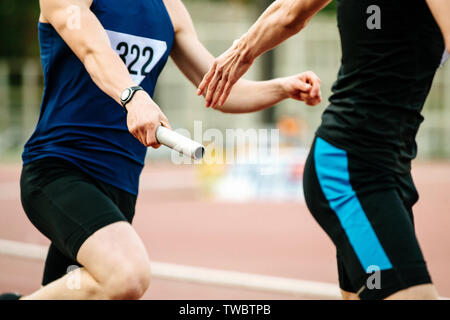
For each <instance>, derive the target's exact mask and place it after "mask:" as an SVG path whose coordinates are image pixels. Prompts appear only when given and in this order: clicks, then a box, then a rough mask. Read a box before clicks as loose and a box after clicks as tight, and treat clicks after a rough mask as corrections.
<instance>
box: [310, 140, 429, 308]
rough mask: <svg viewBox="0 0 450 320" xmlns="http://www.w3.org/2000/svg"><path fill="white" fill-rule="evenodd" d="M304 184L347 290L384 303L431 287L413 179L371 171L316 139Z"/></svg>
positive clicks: (356, 160)
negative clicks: (416, 227) (405, 291)
mask: <svg viewBox="0 0 450 320" xmlns="http://www.w3.org/2000/svg"><path fill="white" fill-rule="evenodd" d="M303 179H304V181H303V187H304V193H305V199H306V203H307V205H308V208H309V210H310V211H311V213H312V215H313V216H314V218H315V219H316V220H317V222H318V223H319V224H320V226H321V227H322V228H323V229H324V230H325V232H326V233H327V234H328V235H329V237H330V238H331V240H332V241H333V242H334V244H335V246H336V248H337V263H338V272H339V282H340V286H341V289H343V290H345V291H348V292H353V293H357V294H358V295H359V297H360V298H361V299H384V298H386V297H388V296H389V295H391V294H393V293H395V292H397V291H400V290H402V289H406V288H408V287H411V286H415V285H419V284H426V283H431V279H430V276H429V274H428V271H427V268H426V264H425V261H424V258H423V256H422V253H421V249H420V247H419V244H418V242H417V238H416V235H415V232H414V223H413V215H412V207H413V205H414V204H415V203H416V202H417V200H418V194H417V191H416V188H415V186H414V183H413V180H412V177H411V175H410V174H406V175H398V174H394V173H391V172H386V171H385V170H382V169H380V168H374V167H370V166H367V165H366V163H364V161H362V160H360V159H358V158H355V157H354V156H352V155H349V154H348V153H347V152H346V151H345V150H342V149H339V148H337V147H335V146H333V145H332V144H330V143H328V142H327V141H325V140H324V139H322V138H320V137H316V140H315V141H314V144H313V146H312V149H311V152H310V154H309V157H308V159H307V162H306V165H305V172H304V178H303Z"/></svg>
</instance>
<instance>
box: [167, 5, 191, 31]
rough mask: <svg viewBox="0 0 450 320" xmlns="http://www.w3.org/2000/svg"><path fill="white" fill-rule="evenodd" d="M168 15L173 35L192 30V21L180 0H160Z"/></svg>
mask: <svg viewBox="0 0 450 320" xmlns="http://www.w3.org/2000/svg"><path fill="white" fill-rule="evenodd" d="M162 1H163V2H164V5H165V6H166V9H167V12H168V13H169V16H170V19H171V20H172V25H173V27H174V30H175V33H177V32H179V31H182V30H185V29H187V28H189V29H190V28H192V21H191V17H190V15H189V12H188V11H187V9H186V7H185V6H184V4H183V2H182V1H181V0H162Z"/></svg>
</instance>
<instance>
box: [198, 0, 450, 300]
mask: <svg viewBox="0 0 450 320" xmlns="http://www.w3.org/2000/svg"><path fill="white" fill-rule="evenodd" d="M328 2H329V1H320V0H316V1H314V0H310V1H308V0H302V1H300V0H299V1H297V2H292V1H288V0H279V1H276V2H275V3H274V4H273V5H271V6H270V7H269V8H268V9H267V10H266V12H265V13H264V14H263V15H262V16H261V18H260V19H259V20H258V22H257V23H256V24H255V25H254V26H252V28H251V29H250V30H249V32H248V33H247V34H246V35H244V36H243V37H242V38H241V39H240V40H239V41H238V42H236V43H235V44H234V45H233V47H232V48H231V49H230V50H228V51H227V52H226V53H224V54H223V55H222V56H220V57H219V58H217V59H216V63H215V64H214V66H213V68H212V69H211V70H210V72H209V73H208V74H207V75H206V76H205V78H204V80H203V82H202V83H201V84H200V86H199V89H200V90H199V92H200V93H203V92H204V91H205V90H206V96H207V103H208V97H210V99H212V100H213V101H219V103H221V102H223V101H224V97H225V98H226V95H227V92H226V90H223V89H222V88H224V87H227V88H230V87H231V85H232V82H233V81H234V80H236V79H239V77H240V76H241V75H242V74H243V73H244V72H245V71H246V70H247V69H248V68H249V66H250V65H251V63H252V62H253V60H254V58H255V57H257V56H258V55H259V54H261V53H262V52H264V51H266V50H268V49H270V48H272V47H274V46H275V45H277V44H278V43H280V42H282V41H283V40H284V39H286V38H287V37H289V36H291V35H292V34H295V33H297V32H298V31H299V30H300V29H301V28H302V27H303V26H304V25H305V23H306V21H307V20H308V19H309V18H310V17H311V16H312V15H313V14H314V13H315V12H317V11H318V10H319V9H320V8H322V7H323V5H325V4H326V3H328ZM427 2H428V5H430V6H431V8H432V9H433V12H434V15H435V17H436V19H437V20H438V21H439V23H440V27H441V29H442V31H443V33H444V35H445V37H446V39H447V48H448V46H449V45H450V43H449V42H448V41H449V39H450V24H449V23H448V20H449V19H448V17H449V16H450V4H449V3H444V1H439V0H436V1H435V0H428V1H425V0H414V1H411V0H397V1H392V0H370V1H369V0H339V1H338V2H337V4H338V27H339V31H340V35H341V41H342V51H343V55H342V66H341V68H340V70H339V75H338V80H337V81H336V83H335V84H334V86H333V95H332V96H331V98H330V102H331V105H330V106H329V107H328V108H327V109H326V111H325V112H324V114H323V119H322V124H321V126H320V127H319V129H318V130H317V136H316V139H315V141H314V143H313V147H312V149H311V152H310V155H309V157H308V160H307V163H306V166H305V172H304V191H305V198H306V202H307V205H308V207H309V209H310V211H311V212H312V214H313V216H314V217H315V218H316V220H317V221H318V222H319V224H320V225H321V226H322V228H323V229H324V230H325V231H326V232H327V234H328V235H329V236H330V238H331V239H332V240H333V242H334V244H335V245H336V248H337V259H338V270H339V280H340V286H341V289H342V290H343V296H344V298H358V297H359V298H362V299H384V298H387V297H389V296H392V295H393V294H395V293H397V295H395V296H392V297H393V298H406V299H408V298H436V297H437V293H436V291H435V289H434V287H433V286H432V285H430V284H431V279H430V276H429V274H428V271H427V267H426V264H425V261H424V258H423V256H422V253H421V250H420V247H419V244H418V242H417V239H416V236H415V232H414V226H413V215H412V207H413V205H414V204H415V203H416V202H417V200H418V194H417V191H416V189H415V186H414V183H413V180H412V177H411V173H410V171H411V160H412V159H414V158H415V156H416V154H417V147H416V143H415V136H416V133H417V130H418V128H419V125H420V123H421V122H422V121H423V117H422V116H421V114H420V112H421V110H422V107H423V105H424V103H425V99H426V97H427V95H428V93H429V90H430V87H431V84H432V81H433V77H434V75H435V72H436V70H437V69H438V67H439V64H440V62H441V58H442V53H443V52H444V40H443V37H442V34H441V32H440V30H439V27H438V25H437V23H436V21H435V19H434V17H433V14H432V13H431V12H430V9H429V7H428V5H427ZM284 17H286V18H284ZM445 56H446V55H444V57H445ZM221 79H222V80H221ZM223 79H225V80H223ZM227 79H233V80H232V81H231V82H230V81H228V80H227ZM230 84H231V85H230ZM217 96H219V98H217ZM378 271H379V272H378ZM419 285H423V286H420V287H417V286H419ZM411 287H413V288H411ZM407 288H411V289H410V290H407Z"/></svg>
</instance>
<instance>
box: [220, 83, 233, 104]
mask: <svg viewBox="0 0 450 320" xmlns="http://www.w3.org/2000/svg"><path fill="white" fill-rule="evenodd" d="M232 87H233V84H232V83H231V82H230V81H227V83H226V84H225V88H224V90H223V93H222V95H221V96H220V98H219V102H218V103H219V106H223V105H224V104H225V101H226V100H227V98H228V96H229V95H230V93H231V88H232Z"/></svg>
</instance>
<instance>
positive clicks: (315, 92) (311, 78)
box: [301, 71, 321, 98]
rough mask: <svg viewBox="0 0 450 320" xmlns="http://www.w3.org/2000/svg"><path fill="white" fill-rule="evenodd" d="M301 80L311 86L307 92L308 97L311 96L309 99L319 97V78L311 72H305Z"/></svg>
mask: <svg viewBox="0 0 450 320" xmlns="http://www.w3.org/2000/svg"><path fill="white" fill-rule="evenodd" d="M301 80H303V81H304V82H306V83H308V84H310V85H311V89H310V91H309V95H310V96H311V98H316V97H320V96H321V93H320V84H321V81H320V78H319V77H318V76H317V75H316V74H315V73H314V72H312V71H307V72H305V73H303V79H301Z"/></svg>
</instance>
